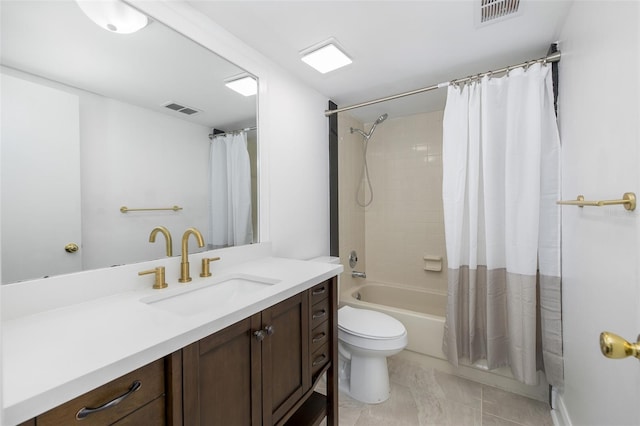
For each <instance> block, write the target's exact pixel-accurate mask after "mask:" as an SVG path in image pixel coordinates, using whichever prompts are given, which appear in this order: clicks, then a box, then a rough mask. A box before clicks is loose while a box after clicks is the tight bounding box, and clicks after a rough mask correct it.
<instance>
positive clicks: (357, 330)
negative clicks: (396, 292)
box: [338, 306, 407, 340]
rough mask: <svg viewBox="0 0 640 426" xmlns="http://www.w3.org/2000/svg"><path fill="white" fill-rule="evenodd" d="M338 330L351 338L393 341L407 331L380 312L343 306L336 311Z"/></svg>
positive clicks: (396, 321) (395, 320)
mask: <svg viewBox="0 0 640 426" xmlns="http://www.w3.org/2000/svg"><path fill="white" fill-rule="evenodd" d="M338 330H339V331H342V332H344V333H347V334H350V335H352V336H357V337H361V338H365V339H374V340H395V339H398V338H401V337H403V336H406V334H407V330H406V329H405V328H404V325H403V324H402V323H401V322H400V321H398V320H397V319H395V318H393V317H391V316H389V315H387V314H383V313H382V312H377V311H372V310H369V309H356V308H352V307H351V306H343V307H342V308H340V309H339V310H338Z"/></svg>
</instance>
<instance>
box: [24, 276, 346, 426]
mask: <svg viewBox="0 0 640 426" xmlns="http://www.w3.org/2000/svg"><path fill="white" fill-rule="evenodd" d="M337 324H338V323H337V285H336V278H333V279H331V280H328V281H325V282H323V283H321V284H318V285H316V286H315V287H313V288H311V289H309V290H305V291H303V292H301V293H299V294H296V295H295V296H293V297H290V298H288V299H286V300H284V301H282V302H280V303H278V304H276V305H274V306H271V307H269V308H267V309H265V310H264V311H262V312H259V313H257V314H255V315H252V316H251V317H249V318H245V319H244V320H242V321H239V322H237V323H235V324H233V325H231V326H229V327H227V328H225V329H223V330H221V331H219V332H216V333H214V334H212V335H210V336H208V337H205V338H204V339H201V340H199V341H197V342H195V343H193V344H191V345H189V346H186V347H184V348H182V349H181V350H179V351H177V352H174V353H172V354H170V355H168V356H166V357H164V358H162V359H160V360H157V361H155V362H152V363H150V364H148V365H146V366H144V367H142V368H140V369H138V370H135V371H133V372H131V373H129V374H126V375H124V376H122V377H120V378H118V379H116V380H113V381H112V382H110V383H107V384H106V385H104V386H101V387H99V388H97V389H94V390H93V391H91V392H88V393H86V394H84V395H82V396H80V397H78V398H76V399H74V400H72V401H69V402H67V403H65V404H62V405H61V406H59V407H56V408H54V409H53V410H50V411H48V412H46V413H44V414H42V415H40V416H38V417H36V418H35V419H32V420H30V421H28V422H25V423H24V426H41V425H70V424H75V423H79V424H83V425H118V426H125V425H141V424H144V425H150V426H151V425H152V426H163V425H170V426H197V425H201V426H216V425H221V426H230V425H233V426H244V425H247V426H261V425H301V426H312V425H317V424H319V423H320V422H321V421H322V419H324V418H325V417H326V418H327V425H328V426H334V425H337V424H338V382H337V380H338V378H337V365H336V364H337V354H338V346H337ZM324 373H326V377H327V379H326V380H327V382H326V384H327V386H326V395H323V394H319V393H317V392H315V391H314V387H315V386H316V385H317V384H318V382H319V381H320V380H322V378H321V376H322V375H323V374H324ZM136 382H140V383H142V385H141V386H137V385H136ZM124 395H126V396H124ZM123 396H124V397H123ZM118 399H119V400H120V402H118V403H117V404H113V405H112V406H109V408H106V409H100V410H94V411H93V412H92V413H91V414H90V415H89V416H87V417H85V418H84V419H83V420H77V419H76V416H77V413H78V412H79V410H81V409H82V408H83V407H89V408H98V407H101V406H104V405H105V404H107V403H108V402H109V401H114V400H118ZM20 426H22V425H20Z"/></svg>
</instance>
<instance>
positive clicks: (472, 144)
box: [442, 64, 563, 387]
mask: <svg viewBox="0 0 640 426" xmlns="http://www.w3.org/2000/svg"><path fill="white" fill-rule="evenodd" d="M443 131H444V133H443V169H444V170H443V188H442V194H443V202H444V217H445V234H446V246H447V257H448V268H449V270H448V301H447V315H446V323H445V336H444V342H443V350H444V352H445V353H446V354H447V357H448V359H449V361H450V362H451V363H453V364H454V365H457V364H458V360H459V359H460V358H468V359H469V361H470V362H472V363H474V362H476V361H477V360H480V359H486V361H487V363H488V367H489V368H490V369H493V368H497V367H501V366H507V365H508V366H510V367H511V370H512V372H513V375H514V377H516V378H517V379H518V380H520V381H521V382H524V383H526V384H536V383H537V381H538V380H537V374H536V371H537V370H538V369H540V368H543V369H544V370H545V372H546V375H547V379H548V381H549V383H550V384H552V385H554V386H558V387H561V386H562V382H563V363H562V332H561V330H562V329H561V312H560V307H561V304H560V296H561V293H560V209H559V207H558V206H557V205H556V201H557V200H558V199H559V191H560V163H559V161H560V160H559V158H560V140H559V136H558V129H557V125H556V118H555V113H554V107H553V88H552V81H551V66H542V65H540V64H536V65H533V66H531V67H529V69H528V70H526V71H525V70H524V69H522V68H519V69H515V70H512V71H511V72H510V74H509V76H505V77H502V78H489V77H484V78H483V79H482V80H481V81H480V82H474V83H472V84H470V85H465V86H464V87H461V88H459V87H454V86H450V87H449V88H448V95H447V105H446V108H445V113H444V129H443ZM538 272H539V273H538ZM538 321H540V329H541V335H542V339H541V340H542V341H541V345H540V344H538V342H537V339H536V337H537V322H538ZM540 347H541V348H540ZM540 349H541V352H540ZM541 355H542V356H541Z"/></svg>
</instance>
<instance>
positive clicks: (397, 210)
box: [338, 111, 447, 292]
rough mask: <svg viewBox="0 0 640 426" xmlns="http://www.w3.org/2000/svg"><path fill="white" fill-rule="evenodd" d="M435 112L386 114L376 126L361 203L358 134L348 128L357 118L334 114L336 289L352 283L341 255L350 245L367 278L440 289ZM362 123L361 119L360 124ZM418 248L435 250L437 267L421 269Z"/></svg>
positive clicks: (443, 285)
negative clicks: (367, 193) (340, 269)
mask: <svg viewBox="0 0 640 426" xmlns="http://www.w3.org/2000/svg"><path fill="white" fill-rule="evenodd" d="M442 117H443V112H442V111H438V112H432V113H423V114H416V115H411V116H406V117H400V118H395V117H389V118H388V119H387V120H386V121H385V122H383V123H382V124H380V125H379V126H378V127H377V128H376V131H375V133H374V135H373V136H372V137H371V139H370V140H369V148H368V155H367V161H368V163H369V176H370V178H371V183H372V185H373V192H374V199H373V203H372V204H371V205H370V206H369V207H366V208H362V207H359V206H358V205H357V204H356V202H355V192H356V189H357V184H358V180H359V178H360V173H361V170H362V163H363V160H362V152H363V149H364V144H363V138H362V136H360V135H358V134H351V133H350V132H349V127H359V128H362V127H361V126H362V125H361V124H360V123H358V122H357V121H356V120H355V119H353V118H352V117H349V116H348V115H347V114H342V115H341V116H340V119H339V120H338V121H339V129H338V130H339V133H338V134H339V144H340V148H339V173H340V174H339V179H340V180H339V185H340V200H339V202H340V254H341V259H342V260H343V265H345V273H344V274H343V275H342V278H341V280H342V283H343V284H342V285H343V290H345V289H348V288H349V287H350V285H351V284H352V283H356V284H357V281H354V280H353V279H351V276H350V272H351V269H350V268H349V267H348V262H346V259H347V258H348V256H349V252H350V251H351V250H352V249H355V250H357V251H358V254H359V257H360V262H359V264H358V267H357V268H356V270H359V271H366V273H367V277H368V279H369V280H372V281H379V282H384V283H395V284H402V285H407V286H412V287H419V288H425V289H430V290H435V291H438V292H446V291H447V276H446V274H447V272H446V268H447V266H446V250H445V238H444V218H443V209H442ZM370 127H371V125H370V124H367V125H364V128H365V129H367V130H368V129H369V128H370ZM363 245H364V247H363V249H364V250H362V249H361V247H362V246H363ZM361 250H362V251H361ZM426 255H429V256H441V257H442V271H441V272H433V271H425V270H424V266H425V261H424V256H426ZM365 257H366V268H365V263H364V258H365ZM347 275H348V277H347Z"/></svg>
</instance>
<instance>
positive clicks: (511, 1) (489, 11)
mask: <svg viewBox="0 0 640 426" xmlns="http://www.w3.org/2000/svg"><path fill="white" fill-rule="evenodd" d="M480 2H481V3H480V23H481V24H484V23H488V22H490V21H494V20H496V19H500V18H506V17H508V16H510V15H514V14H516V13H517V12H518V8H519V7H520V0H480Z"/></svg>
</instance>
